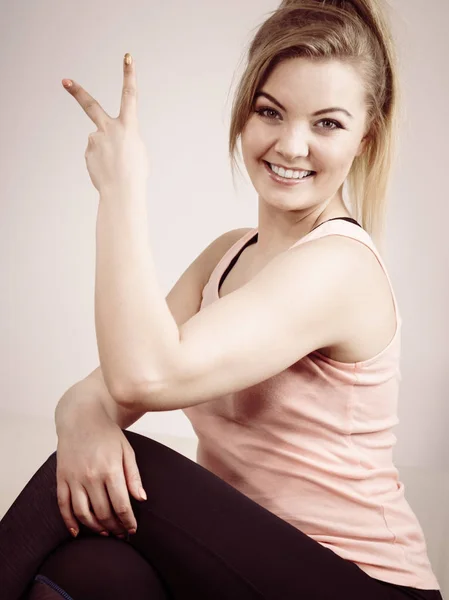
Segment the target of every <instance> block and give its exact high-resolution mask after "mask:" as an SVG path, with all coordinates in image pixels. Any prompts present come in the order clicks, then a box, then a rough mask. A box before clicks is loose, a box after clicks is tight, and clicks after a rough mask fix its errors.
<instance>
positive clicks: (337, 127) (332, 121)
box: [319, 119, 343, 130]
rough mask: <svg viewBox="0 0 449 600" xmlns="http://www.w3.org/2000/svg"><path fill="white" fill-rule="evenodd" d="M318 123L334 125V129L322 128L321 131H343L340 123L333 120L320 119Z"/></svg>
mask: <svg viewBox="0 0 449 600" xmlns="http://www.w3.org/2000/svg"><path fill="white" fill-rule="evenodd" d="M319 122H320V123H330V124H331V125H334V127H323V129H329V130H332V129H343V125H342V124H341V123H339V122H338V121H334V120H333V119H322V120H321V121H319Z"/></svg>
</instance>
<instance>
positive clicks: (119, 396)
mask: <svg viewBox="0 0 449 600" xmlns="http://www.w3.org/2000/svg"><path fill="white" fill-rule="evenodd" d="M159 389H160V386H159V385H158V384H155V383H148V382H143V383H139V384H132V385H127V386H118V387H117V388H116V390H115V391H114V394H111V395H112V396H113V398H114V400H115V402H116V403H117V404H118V405H119V406H121V407H122V408H127V409H133V410H142V411H151V410H157V409H156V408H155V407H156V400H155V399H156V398H157V397H158V395H159V394H158V390H159Z"/></svg>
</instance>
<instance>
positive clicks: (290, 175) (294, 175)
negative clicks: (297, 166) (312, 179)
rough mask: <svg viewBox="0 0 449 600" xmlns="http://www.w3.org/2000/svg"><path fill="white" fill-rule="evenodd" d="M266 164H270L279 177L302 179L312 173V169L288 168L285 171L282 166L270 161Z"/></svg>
mask: <svg viewBox="0 0 449 600" xmlns="http://www.w3.org/2000/svg"><path fill="white" fill-rule="evenodd" d="M268 164H269V165H270V168H271V170H272V171H274V173H276V175H279V177H284V178H285V179H304V177H307V175H310V173H312V171H293V170H292V169H288V170H287V171H286V170H285V169H284V167H276V165H272V164H271V163H268Z"/></svg>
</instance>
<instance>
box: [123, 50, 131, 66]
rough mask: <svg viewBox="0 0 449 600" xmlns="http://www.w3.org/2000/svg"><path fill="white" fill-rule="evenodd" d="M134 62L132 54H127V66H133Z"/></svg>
mask: <svg viewBox="0 0 449 600" xmlns="http://www.w3.org/2000/svg"><path fill="white" fill-rule="evenodd" d="M132 62H133V57H132V56H131V54H130V53H129V52H127V53H126V54H125V63H126V64H127V65H132Z"/></svg>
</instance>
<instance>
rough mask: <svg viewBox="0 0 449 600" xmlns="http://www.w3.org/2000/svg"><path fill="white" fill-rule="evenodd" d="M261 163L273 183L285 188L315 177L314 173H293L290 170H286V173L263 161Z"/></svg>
mask: <svg viewBox="0 0 449 600" xmlns="http://www.w3.org/2000/svg"><path fill="white" fill-rule="evenodd" d="M262 162H263V164H264V167H265V170H266V171H267V173H268V174H269V175H270V177H271V179H272V180H273V181H276V182H277V183H281V184H283V185H287V186H294V185H298V184H300V183H304V182H306V181H308V180H310V179H313V177H314V176H315V175H316V172H315V171H293V170H292V169H288V170H287V171H286V170H285V169H284V168H282V167H281V168H279V167H276V166H275V165H272V164H271V163H268V162H266V161H265V160H264V161H262Z"/></svg>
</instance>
